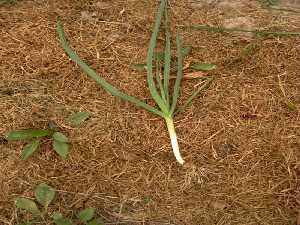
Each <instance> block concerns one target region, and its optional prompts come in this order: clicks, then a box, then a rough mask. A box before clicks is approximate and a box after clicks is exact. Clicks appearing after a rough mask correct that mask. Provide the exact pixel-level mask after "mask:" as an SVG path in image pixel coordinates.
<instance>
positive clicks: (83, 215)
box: [78, 208, 95, 223]
mask: <svg viewBox="0 0 300 225" xmlns="http://www.w3.org/2000/svg"><path fill="white" fill-rule="evenodd" d="M94 214H95V209H94V208H86V209H84V210H82V211H80V212H79V214H78V218H79V219H80V221H81V222H83V223H87V222H88V221H89V220H91V219H93V217H94Z"/></svg>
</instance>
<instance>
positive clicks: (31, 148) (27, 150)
mask: <svg viewBox="0 0 300 225" xmlns="http://www.w3.org/2000/svg"><path fill="white" fill-rule="evenodd" d="M40 142H41V141H40V139H35V140H33V141H32V142H30V143H28V144H27V145H25V146H24V148H23V150H22V153H21V159H23V160H26V159H28V158H29V157H30V156H31V155H32V154H33V153H34V152H35V151H36V150H37V148H38V147H39V144H40Z"/></svg>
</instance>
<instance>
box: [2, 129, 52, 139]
mask: <svg viewBox="0 0 300 225" xmlns="http://www.w3.org/2000/svg"><path fill="white" fill-rule="evenodd" d="M51 133H52V131H51V130H38V129H24V130H14V131H11V132H9V133H8V135H7V137H6V139H7V140H9V141H18V140H28V139H32V138H40V137H45V136H49V135H50V134H51Z"/></svg>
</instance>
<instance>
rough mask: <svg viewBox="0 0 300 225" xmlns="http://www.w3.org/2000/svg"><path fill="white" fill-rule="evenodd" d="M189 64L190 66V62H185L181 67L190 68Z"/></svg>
mask: <svg viewBox="0 0 300 225" xmlns="http://www.w3.org/2000/svg"><path fill="white" fill-rule="evenodd" d="M190 66H191V62H187V63H186V64H185V65H184V67H183V68H182V69H183V70H187V69H188V68H190Z"/></svg>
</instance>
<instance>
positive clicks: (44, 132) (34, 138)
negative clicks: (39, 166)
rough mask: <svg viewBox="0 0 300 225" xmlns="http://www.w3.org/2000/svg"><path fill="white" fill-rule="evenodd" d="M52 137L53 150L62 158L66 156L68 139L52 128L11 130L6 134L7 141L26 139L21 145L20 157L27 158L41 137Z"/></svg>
mask: <svg viewBox="0 0 300 225" xmlns="http://www.w3.org/2000/svg"><path fill="white" fill-rule="evenodd" d="M49 137H50V138H51V139H52V145H53V149H54V151H55V152H56V153H57V154H58V155H59V156H60V157H61V158H63V159H66V158H67V155H68V152H69V150H68V149H69V144H68V142H69V140H68V138H67V137H66V136H65V135H64V134H63V133H61V132H57V131H56V130H54V129H21V130H13V131H11V132H9V133H8V134H7V136H6V140H8V141H28V143H27V144H26V145H25V146H24V147H23V150H22V153H21V159H22V160H26V159H28V158H29V157H30V156H31V155H32V154H33V153H34V152H36V151H37V150H38V147H39V146H40V144H41V143H42V142H41V141H42V139H45V138H49Z"/></svg>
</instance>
